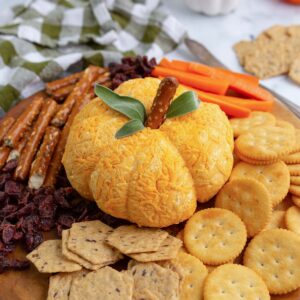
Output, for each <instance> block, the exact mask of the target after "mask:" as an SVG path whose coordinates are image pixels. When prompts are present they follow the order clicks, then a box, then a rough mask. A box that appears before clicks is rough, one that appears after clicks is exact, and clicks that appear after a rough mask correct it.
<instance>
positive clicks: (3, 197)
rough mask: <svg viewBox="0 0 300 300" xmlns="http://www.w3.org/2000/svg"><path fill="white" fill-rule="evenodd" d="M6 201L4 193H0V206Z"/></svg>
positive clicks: (6, 196) (6, 197)
mask: <svg viewBox="0 0 300 300" xmlns="http://www.w3.org/2000/svg"><path fill="white" fill-rule="evenodd" d="M7 199H8V195H7V194H6V193H5V192H2V191H0V204H1V203H3V202H4V201H6V200H7Z"/></svg>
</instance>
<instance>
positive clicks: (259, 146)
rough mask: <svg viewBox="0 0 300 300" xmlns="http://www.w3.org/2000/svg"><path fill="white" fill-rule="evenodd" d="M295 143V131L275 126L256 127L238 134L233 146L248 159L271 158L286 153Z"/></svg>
mask: <svg viewBox="0 0 300 300" xmlns="http://www.w3.org/2000/svg"><path fill="white" fill-rule="evenodd" d="M294 144H295V131H294V130H291V129H289V128H281V127H275V126H264V127H257V128H253V129H251V130H249V131H248V132H247V133H245V134H242V135H240V136H239V137H238V138H237V139H236V141H235V146H236V149H237V150H238V152H239V153H240V154H242V155H243V156H245V157H249V158H250V159H256V160H273V159H277V158H280V157H282V156H285V155H287V154H288V153H290V152H291V150H292V149H293V147H294Z"/></svg>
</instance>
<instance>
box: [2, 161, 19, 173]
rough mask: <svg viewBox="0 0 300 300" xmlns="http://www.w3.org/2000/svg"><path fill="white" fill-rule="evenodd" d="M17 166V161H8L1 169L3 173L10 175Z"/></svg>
mask: <svg viewBox="0 0 300 300" xmlns="http://www.w3.org/2000/svg"><path fill="white" fill-rule="evenodd" d="M17 166H18V160H17V159H12V160H10V161H9V162H8V163H7V164H6V165H5V166H4V167H3V169H2V171H3V172H8V173H11V172H12V171H13V170H14V169H15V168H16V167H17Z"/></svg>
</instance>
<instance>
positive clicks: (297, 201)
mask: <svg viewBox="0 0 300 300" xmlns="http://www.w3.org/2000/svg"><path fill="white" fill-rule="evenodd" d="M292 201H293V203H294V204H295V205H296V206H297V207H300V197H297V196H292Z"/></svg>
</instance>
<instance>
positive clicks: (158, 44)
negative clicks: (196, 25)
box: [0, 0, 185, 113]
mask: <svg viewBox="0 0 300 300" xmlns="http://www.w3.org/2000/svg"><path fill="white" fill-rule="evenodd" d="M24 2H25V3H24V4H23V5H20V6H16V7H13V9H12V11H11V12H9V13H10V15H11V22H9V23H8V24H6V25H4V26H1V27H0V33H1V35H0V110H1V109H2V112H3V111H7V110H8V109H9V108H10V107H11V106H12V105H14V104H15V103H16V102H17V101H18V100H19V99H21V98H24V97H27V96H29V95H31V94H32V93H34V92H35V91H37V90H40V89H42V88H43V81H50V80H53V79H55V78H56V77H58V76H59V75H60V74H61V73H62V72H63V71H67V70H70V67H72V66H74V65H76V66H77V67H78V66H79V67H78V68H82V67H83V65H84V64H87V63H92V64H96V65H107V64H108V63H110V62H112V61H118V60H119V59H120V58H121V57H122V56H126V55H135V54H140V55H148V56H150V57H153V56H154V57H157V58H159V57H161V56H162V55H163V54H164V53H166V52H169V51H171V50H172V49H174V48H175V47H176V46H177V45H178V44H179V43H180V42H181V40H182V39H183V37H184V35H185V30H184V29H183V28H182V26H181V25H180V23H178V21H177V20H176V19H175V18H174V17H172V16H170V15H168V14H167V13H165V12H164V11H163V8H162V6H161V4H160V0H31V1H28V0H27V1H24ZM9 13H8V14H9ZM0 113H1V112H0Z"/></svg>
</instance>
